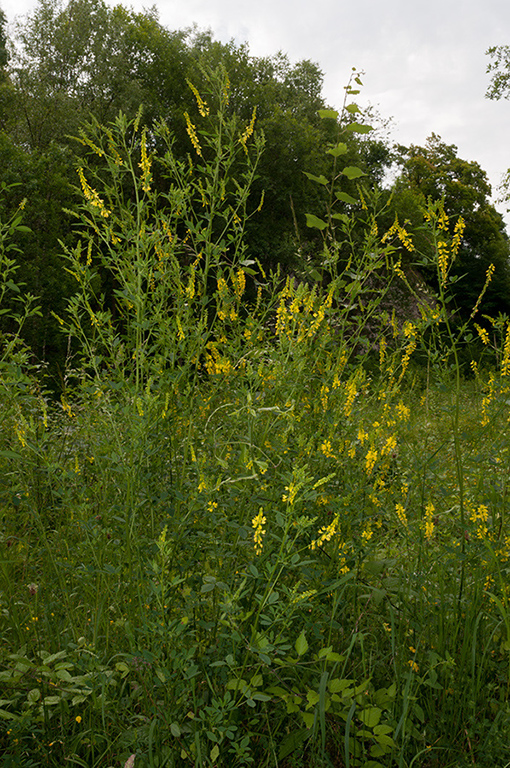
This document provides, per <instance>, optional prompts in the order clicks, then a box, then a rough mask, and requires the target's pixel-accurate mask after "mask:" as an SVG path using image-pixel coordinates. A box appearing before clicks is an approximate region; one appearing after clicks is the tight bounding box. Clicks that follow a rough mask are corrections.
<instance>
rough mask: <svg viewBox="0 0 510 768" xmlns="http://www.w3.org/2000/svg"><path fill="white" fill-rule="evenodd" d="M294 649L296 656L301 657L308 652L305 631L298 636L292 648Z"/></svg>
mask: <svg viewBox="0 0 510 768" xmlns="http://www.w3.org/2000/svg"><path fill="white" fill-rule="evenodd" d="M294 648H295V649H296V653H297V655H298V656H302V655H303V654H304V653H306V652H307V650H308V642H307V640H306V637H305V631H304V630H303V631H302V632H301V634H300V635H299V637H298V639H297V640H296V644H295V646H294Z"/></svg>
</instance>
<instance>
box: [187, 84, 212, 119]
mask: <svg viewBox="0 0 510 768" xmlns="http://www.w3.org/2000/svg"><path fill="white" fill-rule="evenodd" d="M186 82H187V84H188V87H189V88H190V90H191V91H192V92H193V94H194V96H195V99H196V100H197V107H198V111H199V112H200V115H201V116H202V117H207V116H208V114H209V107H208V106H207V103H206V102H205V101H204V100H203V98H202V97H201V96H200V94H199V92H198V89H197V88H196V87H195V86H194V85H193V83H192V82H191V81H190V80H188V78H186Z"/></svg>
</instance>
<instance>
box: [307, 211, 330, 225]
mask: <svg viewBox="0 0 510 768" xmlns="http://www.w3.org/2000/svg"><path fill="white" fill-rule="evenodd" d="M305 216H306V226H307V227H315V228H316V229H326V227H327V226H328V225H327V224H326V222H325V221H323V220H322V219H319V218H317V216H314V215H313V213H305Z"/></svg>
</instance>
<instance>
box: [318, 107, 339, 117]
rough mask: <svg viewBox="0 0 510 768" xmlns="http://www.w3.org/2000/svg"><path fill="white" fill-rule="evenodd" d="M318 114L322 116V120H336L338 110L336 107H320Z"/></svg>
mask: <svg viewBox="0 0 510 768" xmlns="http://www.w3.org/2000/svg"><path fill="white" fill-rule="evenodd" d="M317 114H318V115H319V117H320V118H321V120H324V119H327V118H331V119H332V120H336V119H337V118H338V112H337V111H336V109H319V110H318V112H317Z"/></svg>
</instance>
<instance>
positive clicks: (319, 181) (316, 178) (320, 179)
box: [303, 171, 328, 186]
mask: <svg viewBox="0 0 510 768" xmlns="http://www.w3.org/2000/svg"><path fill="white" fill-rule="evenodd" d="M303 173H304V174H305V176H306V178H307V179H310V181H316V182H317V184H322V185H323V186H326V184H327V183H328V180H327V178H326V177H325V176H323V175H322V174H321V175H320V176H314V175H313V173H308V171H303Z"/></svg>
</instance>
